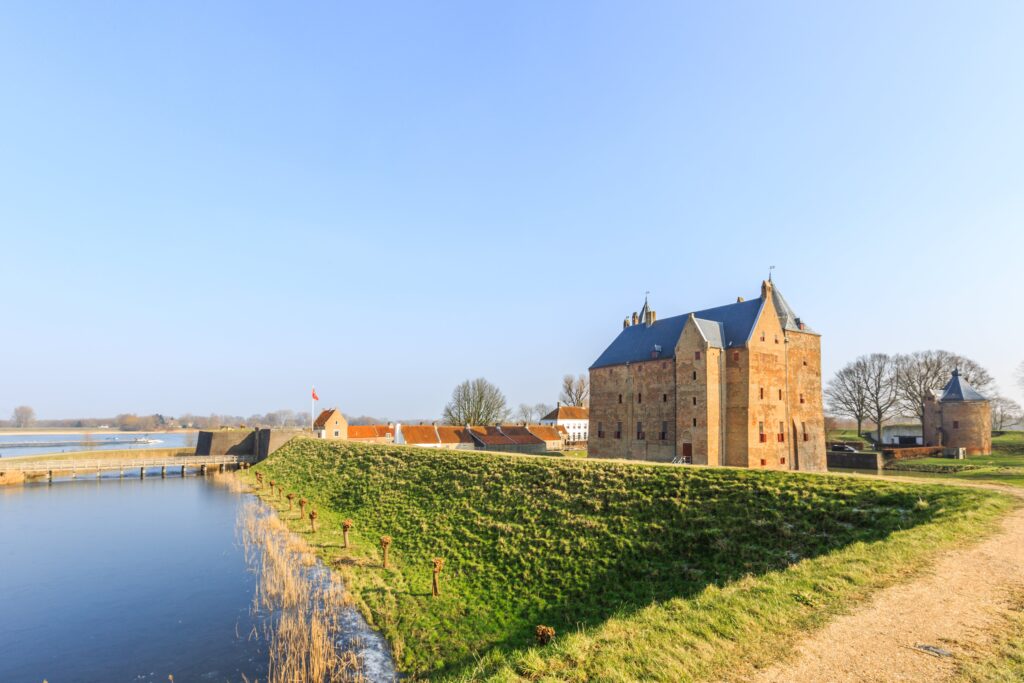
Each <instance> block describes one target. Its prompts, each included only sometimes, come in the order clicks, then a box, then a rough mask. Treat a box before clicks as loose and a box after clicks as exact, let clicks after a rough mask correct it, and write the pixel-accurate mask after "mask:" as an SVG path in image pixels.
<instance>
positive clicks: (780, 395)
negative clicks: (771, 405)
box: [779, 389, 782, 401]
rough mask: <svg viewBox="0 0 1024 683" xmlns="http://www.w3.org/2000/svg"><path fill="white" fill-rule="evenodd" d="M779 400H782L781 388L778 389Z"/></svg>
mask: <svg viewBox="0 0 1024 683" xmlns="http://www.w3.org/2000/svg"><path fill="white" fill-rule="evenodd" d="M779 400H780V401H781V400H782V389H779Z"/></svg>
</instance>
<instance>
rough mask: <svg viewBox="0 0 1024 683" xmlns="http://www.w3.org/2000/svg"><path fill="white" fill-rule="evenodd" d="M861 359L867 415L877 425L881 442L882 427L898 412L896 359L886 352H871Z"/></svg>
mask: <svg viewBox="0 0 1024 683" xmlns="http://www.w3.org/2000/svg"><path fill="white" fill-rule="evenodd" d="M858 360H863V361H864V364H863V366H862V367H863V372H864V380H865V381H864V386H865V390H866V392H867V398H868V415H869V416H870V417H871V419H872V420H874V421H875V425H876V426H877V427H878V443H879V444H881V443H882V427H883V426H884V425H885V423H886V421H887V420H890V419H892V418H893V417H895V416H896V415H898V414H899V398H900V394H899V391H897V388H896V385H897V382H898V380H897V378H898V376H899V371H898V368H897V363H896V359H895V358H893V357H892V356H890V355H888V354H886V353H872V354H871V355H870V356H864V357H862V358H860V359H858Z"/></svg>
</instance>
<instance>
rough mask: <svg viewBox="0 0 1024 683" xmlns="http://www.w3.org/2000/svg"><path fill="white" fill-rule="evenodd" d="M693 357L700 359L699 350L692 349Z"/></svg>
mask: <svg viewBox="0 0 1024 683" xmlns="http://www.w3.org/2000/svg"><path fill="white" fill-rule="evenodd" d="M693 359H694V360H700V351H694V352H693Z"/></svg>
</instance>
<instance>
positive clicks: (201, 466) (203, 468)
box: [199, 465, 206, 476]
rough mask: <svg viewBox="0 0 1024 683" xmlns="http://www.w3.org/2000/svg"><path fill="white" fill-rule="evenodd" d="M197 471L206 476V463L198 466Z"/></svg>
mask: <svg viewBox="0 0 1024 683" xmlns="http://www.w3.org/2000/svg"><path fill="white" fill-rule="evenodd" d="M199 473H200V474H202V475H203V476H206V465H200V466H199Z"/></svg>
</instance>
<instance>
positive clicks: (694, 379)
mask: <svg viewBox="0 0 1024 683" xmlns="http://www.w3.org/2000/svg"><path fill="white" fill-rule="evenodd" d="M693 381H694V382H696V381H697V371H696V370H694V371H693Z"/></svg>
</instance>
